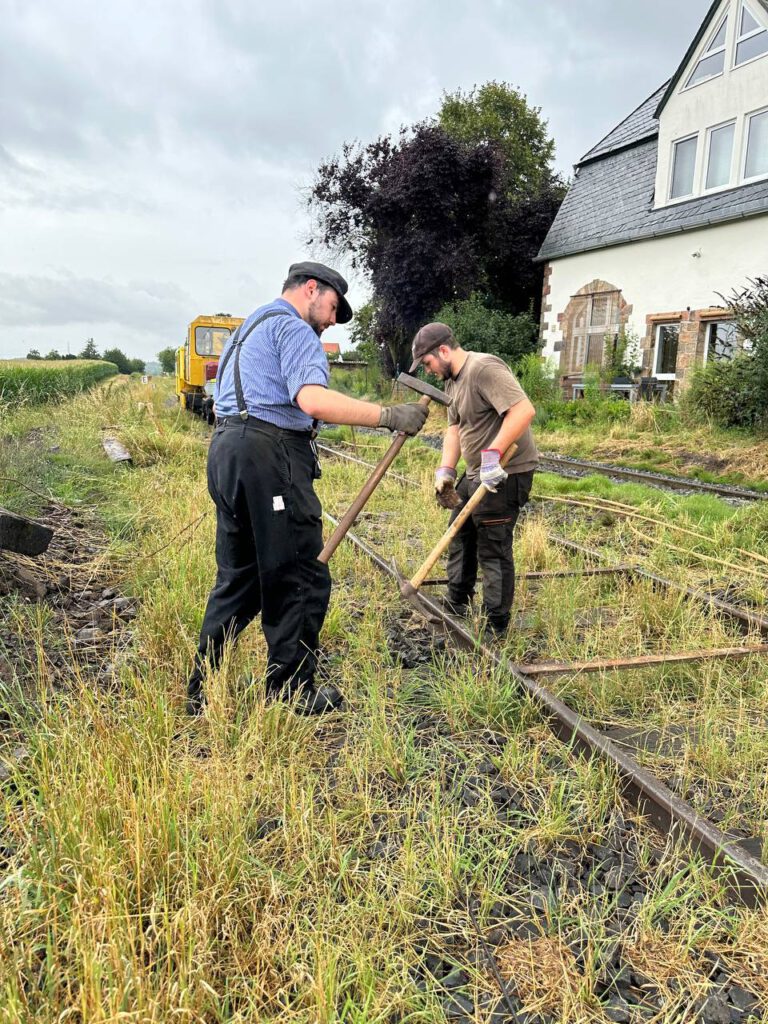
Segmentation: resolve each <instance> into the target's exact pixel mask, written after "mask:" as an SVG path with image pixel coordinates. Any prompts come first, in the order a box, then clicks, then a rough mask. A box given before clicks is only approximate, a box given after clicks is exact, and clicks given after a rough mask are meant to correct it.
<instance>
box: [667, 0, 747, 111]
mask: <svg viewBox="0 0 768 1024" xmlns="http://www.w3.org/2000/svg"><path fill="white" fill-rule="evenodd" d="M739 10H741V8H739ZM729 14H730V7H729V8H728V10H727V11H726V12H725V14H724V15H723V16H722V18H721V19H720V21H719V22H718V24H717V28H716V29H715V31H714V32H711V33H710V34H709V36H707V44H706V45H707V46H708V45H709V44H710V43H711V42H712V40H713V39H715V38H716V37H717V34H718V32H719V31H720V29H721V28H722V27H723V24H724V23H725V22H726V21H727V20H728V15H729ZM753 17H754V15H753ZM735 52H736V51H735V50H734V54H735ZM717 53H722V55H723V70H722V71H717V72H716V73H715V74H714V75H708V76H707V77H706V78H700V79H699V80H698V82H691V81H690V79H691V78H692V77H693V76H694V75H695V74H696V68H697V67H698V66H699V64H700V63H701V62H702V60H704V58H705V57H714V56H715V54H717ZM735 59H736V58H735V56H734V60H735ZM727 64H728V29H726V30H725V42H724V43H723V45H722V46H718V48H717V49H716V50H713V51H712V52H711V53H710V52H709V51H708V50H707V49H706V47H705V49H703V50H701V51H700V53H699V55H698V57H697V58H696V63H695V64H694V65H693V67H692V68H691V73H690V74H689V75H688V84H687V85H684V86H683V88H682V89H681V90H680V92H688V90H689V89H695V88H696V87H697V86H699V85H705V84H706V83H707V82H714V80H715V79H716V78H720V76H721V75H724V74H725V69H726V66H727ZM739 67H741V64H740V65H739Z"/></svg>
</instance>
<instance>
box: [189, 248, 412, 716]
mask: <svg viewBox="0 0 768 1024" xmlns="http://www.w3.org/2000/svg"><path fill="white" fill-rule="evenodd" d="M346 293H347V282H346V281H345V280H344V278H343V277H342V276H341V274H339V273H338V271H336V270H332V269H331V268H330V267H326V266H324V265H323V264H322V263H313V262H304V263H294V264H293V265H292V266H291V267H290V268H289V270H288V277H287V279H286V281H285V283H284V284H283V290H282V295H281V297H280V298H279V299H274V300H273V301H272V302H269V303H267V304H266V305H264V306H260V307H259V308H258V309H257V310H255V311H254V312H253V313H252V314H251V315H250V316H249V317H248V319H247V320H245V322H244V323H243V324H242V325H241V326H240V327H239V328H238V330H237V331H236V332H235V334H234V335H233V336H232V338H231V339H230V341H229V342H228V344H227V346H226V348H225V350H224V352H223V353H222V356H221V359H220V361H219V368H218V374H217V379H216V389H215V407H216V427H215V429H214V432H213V437H212V439H211V444H210V448H209V452H208V491H209V493H210V495H211V497H212V498H213V501H214V503H215V505H216V565H217V573H216V583H215V585H214V587H213V590H212V591H211V593H210V596H209V598H208V604H207V607H206V609H205V616H204V619H203V625H202V629H201V631H200V641H199V644H198V649H197V655H196V657H195V664H194V668H193V671H192V674H191V676H190V678H189V681H188V684H187V711H188V712H189V713H190V714H199V713H200V711H202V708H203V704H204V693H203V681H204V678H205V675H206V673H207V672H208V671H209V670H211V669H213V668H215V667H216V666H217V665H218V664H219V663H220V661H221V657H222V653H223V650H224V645H225V642H226V640H227V639H232V640H234V639H235V638H236V637H237V636H238V634H239V633H241V632H242V630H243V629H245V627H246V626H247V625H248V623H249V622H251V621H252V620H253V619H254V618H255V617H256V616H257V615H258V614H259V612H261V625H262V629H263V631H264V635H265V637H266V640H267V649H268V654H267V679H266V685H267V689H268V691H269V692H270V693H272V694H273V695H275V696H277V697H281V698H282V697H289V698H292V699H294V698H295V700H294V707H295V709H296V710H297V711H299V712H301V713H304V714H319V713H321V712H324V711H330V710H333V708H336V707H338V705H339V704H340V703H341V699H342V698H341V694H340V693H339V692H338V690H336V689H335V687H333V686H330V685H324V686H323V685H318V684H316V682H315V670H316V664H317V646H318V638H319V634H320V629H321V627H322V624H323V620H324V618H325V613H326V611H327V608H328V600H329V597H330V593H331V577H330V573H329V571H328V567H327V566H326V565H324V564H322V563H321V562H318V560H317V556H318V554H319V553H320V551H321V550H322V547H323V530H322V519H321V516H322V509H321V507H320V502H319V500H318V498H317V495H316V494H315V490H314V486H313V480H315V479H317V477H318V476H319V475H320V468H319V464H318V461H317V449H316V447H315V445H314V437H315V432H316V431H315V428H316V425H317V422H318V420H325V421H326V422H328V423H342V424H351V425H355V426H365V427H387V428H388V429H389V430H392V431H401V432H403V433H405V434H411V435H412V434H416V433H418V432H419V430H421V428H422V427H423V426H424V422H425V420H426V416H427V411H426V409H425V408H424V406H422V405H420V404H418V403H415V402H414V403H404V404H402V405H393V406H389V407H384V406H380V405H377V404H375V403H373V402H362V401H359V400H357V399H355V398H350V397H348V396H347V395H343V394H341V393H340V392H338V391H332V390H331V389H330V388H329V387H328V380H329V371H328V360H327V358H326V356H325V353H324V352H323V346H322V343H321V341H320V335H321V334H322V333H323V331H324V330H325V329H326V328H327V327H330V326H331V325H332V324H335V323H340V324H344V323H347V322H348V321H349V320H351V319H352V309H351V307H350V305H349V303H348V302H347V299H346V297H345V296H346Z"/></svg>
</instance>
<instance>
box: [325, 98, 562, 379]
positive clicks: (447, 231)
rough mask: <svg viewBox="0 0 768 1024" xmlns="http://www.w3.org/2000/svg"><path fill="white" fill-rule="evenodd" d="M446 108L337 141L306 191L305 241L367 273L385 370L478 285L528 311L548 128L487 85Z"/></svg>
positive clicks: (493, 298)
mask: <svg viewBox="0 0 768 1024" xmlns="http://www.w3.org/2000/svg"><path fill="white" fill-rule="evenodd" d="M444 107H445V116H444V117H443V113H442V112H441V115H440V121H438V120H437V119H433V120H428V121H424V122H421V123H420V124H416V125H413V126H412V127H410V128H404V129H403V130H402V131H401V132H400V134H399V136H397V137H395V138H393V137H391V136H384V137H381V138H379V139H377V140H376V141H374V142H371V143H369V144H368V145H360V144H357V143H354V144H353V143H347V144H345V145H344V147H343V149H342V153H341V155H340V156H338V157H334V158H332V159H331V160H329V161H326V162H324V163H323V164H321V166H320V168H319V169H318V172H317V175H316V178H315V182H314V184H313V186H312V188H311V190H310V195H309V199H308V203H309V206H310V208H311V210H312V212H313V214H314V217H315V221H316V232H315V235H314V237H313V238H311V239H309V243H310V244H315V243H319V244H320V245H321V246H322V247H323V248H325V249H327V250H329V251H331V252H334V253H338V254H342V253H343V254H344V255H345V256H346V257H348V258H349V257H351V260H352V263H353V265H354V266H356V267H359V268H361V269H362V270H363V271H364V272H365V273H366V274H367V275H368V277H369V279H370V283H371V285H372V290H373V302H374V306H375V313H374V321H373V335H374V338H375V339H376V342H377V343H378V344H379V345H383V346H384V347H385V361H386V362H387V364H388V366H387V368H388V369H390V370H392V369H394V368H395V366H397V365H398V364H399V365H400V366H403V365H405V363H406V361H407V359H408V351H409V345H410V341H411V338H412V337H413V334H414V333H415V331H416V330H418V328H419V327H420V326H422V325H423V324H424V323H426V322H428V321H429V320H432V319H434V318H435V314H436V313H437V311H438V309H440V307H441V306H442V305H443V304H444V303H446V302H449V303H456V302H459V301H461V300H465V299H469V297H470V296H471V295H472V293H473V292H481V293H483V294H485V295H487V296H489V304H490V305H491V306H492V307H495V308H497V309H499V310H501V311H503V312H506V313H511V314H519V313H524V312H527V311H529V310H530V309H531V308H532V307H533V314H534V316H535V315H536V311H537V308H538V303H539V302H540V298H541V268H540V267H539V266H537V265H535V264H534V263H533V258H534V257H535V255H536V253H537V252H538V249H539V246H540V245H541V242H542V240H543V238H544V235H545V234H546V232H547V230H548V228H549V226H550V224H551V223H552V220H553V218H554V215H555V213H556V211H557V208H558V206H559V203H560V202H561V200H562V194H563V186H562V183H561V182H560V181H559V179H557V178H556V177H555V176H554V174H553V172H552V169H551V167H550V161H551V158H552V143H551V141H550V140H549V139H548V137H547V131H546V125H545V123H544V122H543V121H541V118H540V116H539V112H538V111H537V110H535V109H534V108H530V107H528V105H527V102H526V100H525V98H524V97H522V96H520V94H518V93H517V92H516V91H515V90H511V89H509V87H508V86H503V85H498V84H497V83H490V85H489V86H487V87H483V89H481V90H475V91H474V92H473V93H471V94H470V95H469V96H467V97H464V96H462V95H461V94H456V95H455V96H453V97H446V100H445V102H444ZM505 118H508V119H511V120H510V121H509V123H508V122H507V120H505ZM443 120H444V122H445V123H441V122H442V121H443ZM526 153H527V156H526ZM537 168H538V169H537Z"/></svg>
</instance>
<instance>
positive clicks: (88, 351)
mask: <svg viewBox="0 0 768 1024" xmlns="http://www.w3.org/2000/svg"><path fill="white" fill-rule="evenodd" d="M79 358H80V359H101V356H100V355H99V352H98V349H97V348H96V343H95V342H94V340H93V338H89V339H88V340H87V341H86V343H85V348H84V349H83V351H82V352H81V353H80V356H79Z"/></svg>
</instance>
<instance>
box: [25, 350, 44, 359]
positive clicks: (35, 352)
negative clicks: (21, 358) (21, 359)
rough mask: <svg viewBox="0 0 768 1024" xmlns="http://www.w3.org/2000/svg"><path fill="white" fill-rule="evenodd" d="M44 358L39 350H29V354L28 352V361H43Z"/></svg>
mask: <svg viewBox="0 0 768 1024" xmlns="http://www.w3.org/2000/svg"><path fill="white" fill-rule="evenodd" d="M42 358H43V357H42V356H41V355H40V351H39V349H36V348H31V349H30V350H29V352H27V359H42Z"/></svg>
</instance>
